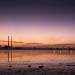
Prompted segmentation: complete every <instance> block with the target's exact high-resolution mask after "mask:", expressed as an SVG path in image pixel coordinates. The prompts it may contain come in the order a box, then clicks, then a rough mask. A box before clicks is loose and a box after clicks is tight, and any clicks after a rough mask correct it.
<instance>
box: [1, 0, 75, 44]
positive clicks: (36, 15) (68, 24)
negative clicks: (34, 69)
mask: <svg viewBox="0 0 75 75" xmlns="http://www.w3.org/2000/svg"><path fill="white" fill-rule="evenodd" d="M8 35H9V36H12V37H13V40H14V41H22V42H26V43H43V44H63V43H75V1H74V0H0V40H7V37H8Z"/></svg>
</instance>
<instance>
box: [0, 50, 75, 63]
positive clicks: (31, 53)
mask: <svg viewBox="0 0 75 75" xmlns="http://www.w3.org/2000/svg"><path fill="white" fill-rule="evenodd" d="M2 63H8V51H6V50H0V64H2ZM12 63H19V64H21V63H23V64H32V63H33V64H40V63H41V64H50V63H75V51H72V50H70V51H68V50H56V51H55V50H53V51H51V50H50V51H49V50H13V51H12Z"/></svg>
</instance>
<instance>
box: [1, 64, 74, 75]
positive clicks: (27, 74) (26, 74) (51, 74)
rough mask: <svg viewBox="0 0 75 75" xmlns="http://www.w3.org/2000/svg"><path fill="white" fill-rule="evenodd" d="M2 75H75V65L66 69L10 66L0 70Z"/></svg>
mask: <svg viewBox="0 0 75 75" xmlns="http://www.w3.org/2000/svg"><path fill="white" fill-rule="evenodd" d="M0 75H75V65H72V64H68V65H65V66H64V67H49V68H47V67H42V68H39V67H37V68H32V67H27V68H26V67H25V68H22V67H20V68H18V67H13V66H11V65H8V67H7V68H3V69H1V68H0Z"/></svg>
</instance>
